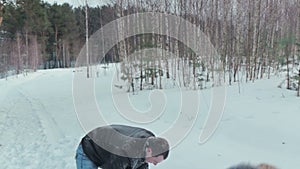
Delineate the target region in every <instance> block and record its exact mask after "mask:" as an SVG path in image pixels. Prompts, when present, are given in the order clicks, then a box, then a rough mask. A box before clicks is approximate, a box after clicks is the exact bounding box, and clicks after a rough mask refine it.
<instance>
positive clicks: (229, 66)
mask: <svg viewBox="0 0 300 169" xmlns="http://www.w3.org/2000/svg"><path fill="white" fill-rule="evenodd" d="M1 4H2V6H4V8H3V10H4V12H1V15H2V16H3V23H2V26H1V27H0V30H1V31H0V38H1V39H0V40H1V44H0V50H1V53H0V60H1V62H0V63H1V65H0V66H1V70H0V72H5V71H7V70H15V71H16V73H20V72H23V71H24V70H27V69H32V70H36V69H38V68H62V67H71V66H74V62H75V61H76V57H77V56H78V54H79V52H80V49H81V48H82V47H83V45H84V44H85V31H86V29H85V7H83V6H82V7H77V8H74V7H72V6H71V5H69V4H63V5H58V4H48V3H45V2H43V1H41V0H16V1H7V2H5V1H3V2H2V1H1ZM299 9H300V0H289V1H286V0H264V1H262V0H256V1H253V0H178V1H173V0H145V1H138V0H126V1H125V0H111V1H110V3H108V4H106V5H103V6H101V7H100V6H97V7H89V8H88V16H89V17H88V24H89V25H88V28H89V29H88V34H89V35H92V34H93V33H95V32H96V31H97V30H98V29H99V28H101V27H102V26H104V25H106V24H107V23H109V22H110V21H113V20H115V19H117V18H120V17H123V16H127V15H130V14H135V13H141V12H160V13H166V14H172V15H175V16H180V17H182V18H184V19H185V20H187V21H189V22H190V23H192V24H194V25H197V27H198V28H199V30H200V31H202V32H203V33H204V34H205V35H206V36H207V37H208V38H209V40H210V42H211V43H212V44H213V46H214V47H215V48H216V49H217V52H218V53H219V54H220V58H221V59H220V60H221V62H222V64H223V66H222V68H221V70H220V68H216V67H214V62H213V61H211V60H206V61H204V60H199V59H198V57H197V56H196V54H195V53H194V52H193V51H192V50H190V49H189V48H188V47H187V46H186V45H185V44H183V43H182V42H180V41H178V40H176V39H172V38H170V37H167V36H164V35H157V34H144V35H136V36H133V37H129V38H127V39H124V40H123V41H121V42H119V43H118V44H116V45H115V46H114V47H113V48H112V50H111V51H109V54H108V55H107V56H108V57H107V58H106V59H108V60H110V61H113V62H116V61H126V63H133V64H135V65H136V64H140V65H142V63H141V60H140V59H138V60H139V62H137V61H136V59H131V58H128V57H127V56H129V55H130V54H131V53H133V52H135V51H138V50H141V49H145V48H153V47H155V48H161V49H164V50H166V51H169V52H171V53H175V54H176V55H178V56H180V57H179V58H180V59H179V60H177V61H174V63H172V64H173V65H174V67H173V68H172V66H171V63H168V60H164V62H161V60H162V58H159V60H157V61H152V62H150V64H152V66H150V69H152V70H149V66H148V68H147V69H148V70H147V71H148V72H149V71H150V72H158V71H155V70H156V69H161V67H164V69H166V70H165V74H166V76H169V75H168V74H170V73H173V75H172V76H174V77H178V76H179V75H174V74H176V73H177V72H176V70H177V69H181V70H182V71H183V73H182V75H180V77H181V81H182V84H183V85H188V84H189V83H191V82H192V81H193V80H190V79H196V80H197V79H198V80H199V77H198V74H202V73H201V72H200V73H199V71H198V74H197V73H196V72H197V71H196V70H198V69H199V70H204V71H203V72H205V73H206V75H205V80H209V79H210V78H214V73H216V71H219V72H220V71H221V72H223V74H224V77H223V80H224V81H227V82H228V83H230V84H231V83H232V82H235V81H237V80H238V72H239V71H242V72H243V74H242V75H244V79H245V81H254V80H255V79H258V78H263V77H264V76H267V77H268V76H270V73H271V72H272V71H274V70H278V69H280V68H281V67H282V65H286V71H287V74H288V76H287V77H290V76H291V72H292V69H293V68H294V67H296V66H297V64H299V57H300V56H299V55H300V54H299V41H300V39H299V37H300V10H299ZM152 22H153V23H154V24H157V23H155V21H152ZM162 24H163V23H162ZM162 24H161V25H162ZM122 26H124V25H118V27H119V30H122ZM143 27H144V25H140V29H143ZM195 31H198V30H195ZM116 34H122V31H118V32H116ZM186 38H192V37H188V36H187V37H186ZM128 59H131V60H128ZM93 61H94V62H99V61H98V60H97V59H95V60H91V63H89V64H93V63H92V62H93ZM145 64H146V63H145ZM147 64H149V62H147ZM131 65H132V64H131ZM156 65H157V66H156ZM159 65H160V67H159ZM190 65H192V66H190ZM186 66H188V67H189V66H190V67H191V70H190V69H187V68H186ZM156 67H158V68H156ZM129 68H130V69H128V70H126V71H127V73H125V74H126V78H127V79H128V81H132V80H133V78H134V75H132V74H130V73H128V72H132V70H133V69H134V67H133V66H129ZM136 70H137V71H141V70H140V69H136ZM124 71H125V69H124ZM171 71H173V72H171ZM145 72H146V71H144V74H145ZM177 74H178V73H177ZM187 74H188V75H189V76H190V77H191V78H186V75H187ZM225 74H228V75H229V76H225ZM139 76H140V78H141V77H142V76H144V75H143V73H140V75H139ZM151 76H152V77H153V76H154V77H159V76H157V75H151ZM226 78H228V79H226ZM141 79H142V78H141ZM152 79H155V78H152ZM152 83H154V82H153V80H152ZM287 83H288V85H287V86H288V87H289V86H290V84H289V78H288V82H287Z"/></svg>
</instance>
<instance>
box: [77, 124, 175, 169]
mask: <svg viewBox="0 0 300 169" xmlns="http://www.w3.org/2000/svg"><path fill="white" fill-rule="evenodd" d="M168 154H169V144H168V142H167V140H165V139H164V138H160V137H155V135H154V134H153V133H152V132H151V131H148V130H146V129H143V128H138V127H131V126H125V125H109V126H103V127H98V128H96V129H94V130H92V131H90V132H89V133H88V134H87V135H86V136H84V137H83V138H82V140H81V142H80V144H79V146H78V148H77V152H76V165H77V169H97V168H98V167H100V168H102V169H148V163H152V164H154V165H156V164H158V163H160V162H162V161H163V160H165V159H167V157H168Z"/></svg>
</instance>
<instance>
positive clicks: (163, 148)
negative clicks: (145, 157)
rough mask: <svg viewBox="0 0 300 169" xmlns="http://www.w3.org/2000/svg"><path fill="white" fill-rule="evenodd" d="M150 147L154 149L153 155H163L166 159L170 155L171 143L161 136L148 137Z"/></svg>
mask: <svg viewBox="0 0 300 169" xmlns="http://www.w3.org/2000/svg"><path fill="white" fill-rule="evenodd" d="M147 141H148V147H149V148H151V150H152V156H153V157H157V156H160V155H163V157H164V159H167V158H168V155H169V143H168V141H167V140H166V139H164V138H161V137H150V138H148V140H147Z"/></svg>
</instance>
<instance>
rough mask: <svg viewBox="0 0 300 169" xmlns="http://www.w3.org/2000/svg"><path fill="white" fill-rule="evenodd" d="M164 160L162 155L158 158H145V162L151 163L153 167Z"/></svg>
mask: <svg viewBox="0 0 300 169" xmlns="http://www.w3.org/2000/svg"><path fill="white" fill-rule="evenodd" d="M163 160H164V156H163V155H160V156H157V157H147V158H146V162H147V163H152V164H154V165H156V164H158V163H160V162H162V161H163Z"/></svg>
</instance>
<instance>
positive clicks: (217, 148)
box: [0, 67, 300, 169]
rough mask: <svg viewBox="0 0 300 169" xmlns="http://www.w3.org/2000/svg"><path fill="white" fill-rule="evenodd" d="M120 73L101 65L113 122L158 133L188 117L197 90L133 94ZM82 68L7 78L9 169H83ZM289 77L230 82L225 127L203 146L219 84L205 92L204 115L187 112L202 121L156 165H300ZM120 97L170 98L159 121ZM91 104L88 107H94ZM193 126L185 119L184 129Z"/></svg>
mask: <svg viewBox="0 0 300 169" xmlns="http://www.w3.org/2000/svg"><path fill="white" fill-rule="evenodd" d="M113 70H114V68H113V67H110V68H109V69H107V70H101V72H100V74H99V78H96V79H94V83H95V99H96V100H97V105H98V108H99V109H100V110H101V112H102V116H103V117H104V118H105V122H106V123H122V124H129V125H136V126H141V127H145V128H148V129H149V130H152V131H153V132H154V133H156V134H157V135H160V133H163V132H164V131H165V130H167V129H168V128H172V127H174V123H173V122H174V121H176V120H178V119H177V118H178V117H181V116H179V115H178V114H179V113H181V112H180V110H179V109H180V108H179V105H180V103H181V101H180V97H181V95H182V94H192V92H191V91H186V90H184V89H182V90H180V89H179V88H170V89H166V90H165V91H156V92H153V91H150V90H145V91H139V92H138V93H136V94H135V95H133V94H132V93H130V94H127V93H126V92H124V90H122V89H119V88H116V87H115V86H114V85H113V84H115V82H112V77H113V72H114V71H113ZM75 73H76V71H74V69H56V70H40V71H38V72H36V73H30V74H29V75H28V76H27V77H24V76H22V75H21V76H20V75H19V76H18V77H9V78H8V80H5V79H1V80H0V164H1V165H0V168H1V169H40V168H43V169H54V168H57V169H74V168H75V160H74V156H75V149H76V146H77V145H78V143H79V141H80V139H81V137H82V136H83V135H84V134H85V133H86V131H85V130H84V129H83V127H82V126H81V124H82V123H81V122H82V121H81V119H80V116H78V112H77V111H75V107H74V102H73V101H74V100H73V93H72V89H73V86H74V84H73V77H74V74H75ZM283 78H284V75H282V76H278V77H272V78H271V79H269V80H257V81H256V82H255V83H241V84H240V86H238V85H237V84H234V85H233V86H228V87H227V91H226V93H227V94H226V102H225V109H224V114H223V117H222V119H221V121H220V123H219V125H218V127H217V130H216V131H215V132H214V134H213V135H212V137H210V139H209V140H208V141H207V142H205V143H203V144H200V143H199V136H200V133H201V131H202V130H203V125H204V123H205V120H206V118H207V116H208V112H209V110H210V108H211V107H210V106H211V105H210V102H211V91H210V90H211V89H206V90H202V91H201V92H200V99H199V102H200V103H199V106H200V112H199V113H198V114H197V116H189V117H186V118H187V121H189V122H193V121H194V120H195V123H193V126H192V129H191V131H190V132H189V133H186V135H185V136H184V138H183V140H182V141H180V143H178V144H176V146H174V147H172V150H171V152H170V157H169V158H168V160H166V161H165V162H163V163H161V164H159V165H158V166H151V168H156V169H176V168H178V169H179V168H180V169H183V168H188V169H208V168H210V169H226V168H227V167H229V166H231V165H235V164H238V163H240V162H246V163H247V162H249V163H252V164H258V163H261V162H266V163H271V164H273V165H275V166H278V168H281V169H296V168H299V166H300V161H299V157H300V146H299V143H300V135H299V134H298V133H299V130H300V123H299V120H300V113H299V112H300V104H299V103H300V98H297V97H296V96H295V95H296V93H295V91H287V90H285V89H280V88H278V87H277V86H278V84H279V83H280V82H281V81H282V79H283ZM120 83H121V82H120ZM239 87H240V93H239ZM111 89H112V90H111ZM112 92H115V93H112ZM161 92H163V93H161ZM112 96H114V97H116V98H122V97H124V98H125V97H126V98H130V103H131V106H133V107H134V108H135V109H138V110H141V111H147V110H149V109H150V108H151V104H150V102H149V99H150V100H151V97H155V98H152V101H155V100H157V103H155V102H153V105H159V104H160V102H161V101H163V100H165V101H166V103H167V104H166V105H163V112H164V114H162V115H159V118H156V119H154V120H153V121H151V122H149V123H137V122H134V120H130V119H128V118H126V117H124V115H122V114H120V112H122V107H117V106H116V105H114V104H115V102H114V101H115V100H113V99H112ZM161 96H163V97H161ZM88 105H89V104H86V107H83V108H86V109H87V110H88V109H89V108H90V107H89V106H88ZM120 109H121V110H120ZM191 109H193V107H192V106H191ZM154 110H155V109H154ZM76 112H77V113H76ZM188 125H190V124H183V125H181V126H179V129H181V128H182V129H183V128H184V127H186V126H188ZM176 127H178V126H176Z"/></svg>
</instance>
